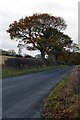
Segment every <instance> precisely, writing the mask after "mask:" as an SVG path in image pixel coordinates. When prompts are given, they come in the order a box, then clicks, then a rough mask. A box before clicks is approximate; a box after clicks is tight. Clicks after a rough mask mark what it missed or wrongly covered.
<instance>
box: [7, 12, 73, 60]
mask: <svg viewBox="0 0 80 120" xmlns="http://www.w3.org/2000/svg"><path fill="white" fill-rule="evenodd" d="M66 27H67V25H66V23H65V21H64V19H63V18H61V17H55V16H52V15H49V14H33V15H32V16H29V17H27V16H26V17H25V18H22V19H20V20H19V21H18V22H17V21H14V22H13V23H12V24H10V25H9V29H8V30H7V32H8V33H9V34H10V37H11V39H16V40H18V41H19V45H20V44H21V45H22V46H25V48H26V49H27V50H39V51H40V52H41V56H42V58H43V59H44V58H45V54H48V53H49V52H50V51H52V50H53V51H54V49H55V51H56V49H57V48H56V47H58V48H59V45H60V48H61V47H62V48H63V46H65V45H67V44H68V43H70V42H71V40H70V38H69V37H68V36H66V35H64V34H63V33H62V32H61V31H63V30H65V29H66ZM67 38H68V39H67ZM54 53H55V52H54Z"/></svg>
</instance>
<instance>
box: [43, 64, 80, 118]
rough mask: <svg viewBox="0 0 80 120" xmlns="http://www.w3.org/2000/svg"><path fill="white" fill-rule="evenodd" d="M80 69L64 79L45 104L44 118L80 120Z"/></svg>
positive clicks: (77, 68)
mask: <svg viewBox="0 0 80 120" xmlns="http://www.w3.org/2000/svg"><path fill="white" fill-rule="evenodd" d="M79 105H80V67H79V66H78V67H76V68H75V69H74V70H73V72H72V73H71V74H70V75H69V76H67V77H65V78H64V80H62V81H61V82H60V83H59V84H58V85H57V86H56V87H55V88H54V90H53V91H52V92H51V93H50V94H49V96H48V97H47V99H46V100H45V102H44V107H43V117H44V118H45V119H47V118H54V119H56V120H57V119H58V120H77V119H80V107H79Z"/></svg>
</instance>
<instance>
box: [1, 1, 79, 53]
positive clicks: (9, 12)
mask: <svg viewBox="0 0 80 120" xmlns="http://www.w3.org/2000/svg"><path fill="white" fill-rule="evenodd" d="M78 1H79V0H1V1H0V48H3V49H7V50H8V49H15V50H17V43H16V42H15V41H12V40H10V37H9V34H7V33H6V30H7V29H8V26H9V24H10V23H12V22H13V21H15V20H19V19H20V18H22V17H25V16H26V15H27V16H29V15H32V14H34V13H50V14H52V15H53V16H60V17H62V18H64V20H65V21H66V23H67V25H68V26H67V29H66V31H65V34H67V35H69V36H70V37H71V38H72V40H73V41H74V42H76V43H78ZM1 42H2V45H1ZM28 53H29V54H32V55H35V54H37V53H36V52H32V53H30V52H28Z"/></svg>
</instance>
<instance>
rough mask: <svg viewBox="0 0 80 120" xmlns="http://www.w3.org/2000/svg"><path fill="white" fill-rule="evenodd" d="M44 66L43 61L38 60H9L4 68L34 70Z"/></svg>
mask: <svg viewBox="0 0 80 120" xmlns="http://www.w3.org/2000/svg"><path fill="white" fill-rule="evenodd" d="M43 65H44V62H43V61H42V60H36V59H32V58H9V59H7V60H6V61H5V64H4V66H6V67H13V68H24V67H26V68H32V67H41V66H43Z"/></svg>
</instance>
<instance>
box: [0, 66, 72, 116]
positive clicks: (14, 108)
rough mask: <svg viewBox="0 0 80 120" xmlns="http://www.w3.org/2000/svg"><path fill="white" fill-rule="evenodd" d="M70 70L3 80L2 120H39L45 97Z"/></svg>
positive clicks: (51, 71) (70, 68)
mask: <svg viewBox="0 0 80 120" xmlns="http://www.w3.org/2000/svg"><path fill="white" fill-rule="evenodd" d="M71 70H72V67H64V68H56V69H53V70H49V71H44V72H39V73H33V74H28V75H23V76H17V77H11V78H6V79H3V81H2V116H3V118H41V108H42V105H43V101H44V99H45V97H46V96H47V95H48V93H49V92H50V91H51V90H52V89H53V88H54V87H55V86H56V84H58V83H59V82H60V81H61V80H62V79H63V78H64V77H65V76H66V75H67V74H69V73H70V71H71Z"/></svg>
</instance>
